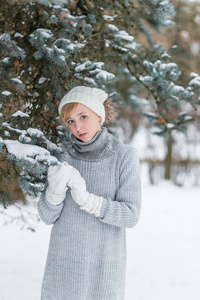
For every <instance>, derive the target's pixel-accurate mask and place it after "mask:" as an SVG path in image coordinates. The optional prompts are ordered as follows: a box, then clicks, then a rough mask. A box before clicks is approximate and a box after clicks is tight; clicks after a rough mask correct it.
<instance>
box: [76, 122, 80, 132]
mask: <svg viewBox="0 0 200 300" xmlns="http://www.w3.org/2000/svg"><path fill="white" fill-rule="evenodd" d="M75 126H76V130H77V131H79V130H80V129H81V124H80V122H76V124H75Z"/></svg>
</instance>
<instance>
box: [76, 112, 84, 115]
mask: <svg viewBox="0 0 200 300" xmlns="http://www.w3.org/2000/svg"><path fill="white" fill-rule="evenodd" d="M82 114H86V112H81V113H80V114H78V115H77V116H80V115H82Z"/></svg>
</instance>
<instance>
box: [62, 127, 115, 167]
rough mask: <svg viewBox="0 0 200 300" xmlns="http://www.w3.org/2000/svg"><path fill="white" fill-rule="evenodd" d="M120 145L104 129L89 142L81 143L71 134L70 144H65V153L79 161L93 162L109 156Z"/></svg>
mask: <svg viewBox="0 0 200 300" xmlns="http://www.w3.org/2000/svg"><path fill="white" fill-rule="evenodd" d="M119 145H120V142H119V141H118V140H117V139H116V138H115V137H114V136H113V135H111V134H110V133H108V131H107V128H106V127H102V129H101V130H100V131H99V132H98V133H97V134H96V135H95V136H94V137H93V138H92V139H91V140H90V141H89V142H85V143H84V142H81V141H80V140H78V139H77V138H76V137H75V136H74V135H73V134H72V135H71V142H68V143H66V144H65V147H66V148H67V151H68V152H69V154H70V155H72V156H73V157H75V158H77V159H80V160H87V161H94V160H100V159H102V158H106V157H108V156H110V155H111V154H112V153H113V152H114V151H115V150H116V149H117V148H118V146H119Z"/></svg>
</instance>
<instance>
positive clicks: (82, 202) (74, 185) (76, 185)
mask: <svg viewBox="0 0 200 300" xmlns="http://www.w3.org/2000/svg"><path fill="white" fill-rule="evenodd" d="M68 186H69V187H70V188H71V195H72V198H73V199H74V201H75V202H76V203H77V204H78V205H79V206H80V208H81V209H83V210H85V211H87V212H88V213H90V214H94V215H95V216H96V217H98V216H99V215H100V210H101V206H102V202H103V197H99V196H96V195H94V194H91V193H88V192H87V190H86V183H85V180H84V178H83V177H82V176H81V174H80V173H79V171H78V170H76V169H75V168H73V169H72V171H71V174H70V179H69V181H68Z"/></svg>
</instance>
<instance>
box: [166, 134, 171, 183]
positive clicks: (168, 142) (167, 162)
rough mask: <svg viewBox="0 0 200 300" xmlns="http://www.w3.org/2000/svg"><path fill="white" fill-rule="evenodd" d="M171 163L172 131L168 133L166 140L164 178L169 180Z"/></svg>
mask: <svg viewBox="0 0 200 300" xmlns="http://www.w3.org/2000/svg"><path fill="white" fill-rule="evenodd" d="M171 163H172V133H171V132H170V133H169V138H168V140H167V154H166V157H165V177H164V178H165V179H166V180H170V178H171Z"/></svg>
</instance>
